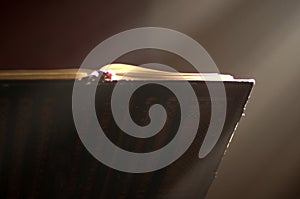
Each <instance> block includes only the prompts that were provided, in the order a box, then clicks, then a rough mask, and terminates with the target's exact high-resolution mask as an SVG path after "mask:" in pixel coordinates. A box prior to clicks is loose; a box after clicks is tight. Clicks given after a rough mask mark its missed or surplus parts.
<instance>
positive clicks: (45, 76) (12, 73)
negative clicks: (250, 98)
mask: <svg viewBox="0 0 300 199" xmlns="http://www.w3.org/2000/svg"><path fill="white" fill-rule="evenodd" d="M90 77H95V78H100V79H101V81H120V80H125V81H135V80H145V81H146V80H176V81H180V80H186V81H239V82H249V81H251V82H253V81H254V80H252V79H234V78H233V76H231V75H225V74H219V73H182V72H170V71H164V70H157V69H150V68H145V67H140V66H133V65H128V64H109V65H106V66H104V67H102V68H100V69H99V70H95V71H93V70H91V69H79V70H77V69H58V70H57V69H51V70H49V69H48V70H2V71H0V80H50V79H53V80H55V79H57V80H58V79H82V78H90Z"/></svg>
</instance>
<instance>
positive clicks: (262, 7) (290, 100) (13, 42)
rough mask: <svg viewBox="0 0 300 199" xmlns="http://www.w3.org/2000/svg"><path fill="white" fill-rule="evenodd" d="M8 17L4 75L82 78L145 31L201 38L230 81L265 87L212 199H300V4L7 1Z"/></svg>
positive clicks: (1, 51) (258, 89)
mask: <svg viewBox="0 0 300 199" xmlns="http://www.w3.org/2000/svg"><path fill="white" fill-rule="evenodd" d="M0 15H1V17H0V22H1V23H0V24H1V37H0V68H1V69H17V68H18V69H26V68H27V69H33V68H34V69H35V68H78V67H79V66H80V64H81V62H82V61H83V59H84V58H85V56H86V55H87V54H88V53H89V51H91V50H92V49H93V48H94V47H95V46H96V45H97V44H99V43H100V42H101V41H103V40H105V39H106V38H108V37H110V36H112V35H114V34H116V33H119V32H121V31H124V30H127V29H130V28H136V27H141V26H159V27H165V28H171V29H174V30H178V31H180V32H183V33H185V34H187V35H189V36H190V37H192V38H194V39H195V40H197V41H198V42H199V43H200V44H202V45H203V46H204V47H205V49H206V50H207V51H208V52H209V53H210V55H211V56H212V58H213V59H214V60H215V62H216V64H217V65H218V67H219V70H220V71H221V72H222V73H229V74H232V75H234V76H235V77H239V78H254V79H255V80H256V86H255V88H254V91H253V93H252V97H251V100H250V102H249V103H248V106H247V111H246V117H244V118H243V119H242V121H241V122H240V124H239V127H238V129H237V131H236V135H235V137H234V139H233V141H232V143H231V147H230V148H229V150H228V151H227V154H226V156H225V157H224V159H223V161H222V163H221V165H220V169H219V172H218V175H217V178H216V180H215V181H214V183H213V185H212V186H211V188H210V191H209V193H208V197H207V198H208V199H219V198H244V199H252V198H256V199H259V198H263V199H266V198H272V199H277V198H278V199H279V198H299V197H300V190H299V184H300V131H299V127H300V119H299V118H300V117H299V112H300V100H299V99H300V93H299V77H300V56H299V52H300V26H299V22H300V1H297V0H288V1H280V0H272V1H271V0H269V1H266V0H262V1H257V0H254V1H246V0H243V1H242V0H222V1H217V0H206V1H202V0H201V1H179V0H169V1H167V0H164V1H162V0H152V1H141V0H140V1H138V0H136V1H70V0H68V1H66V0H62V1H56V2H55V1H23V2H14V1H8V0H6V1H1V8H0ZM148 55H149V56H151V55H154V56H157V53H149V54H148ZM132 62H134V61H132ZM158 62H159V60H158ZM177 63H179V62H177ZM177 65H178V64H177ZM176 67H177V66H176V64H175V68H176ZM186 71H189V69H187V70H186Z"/></svg>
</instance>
